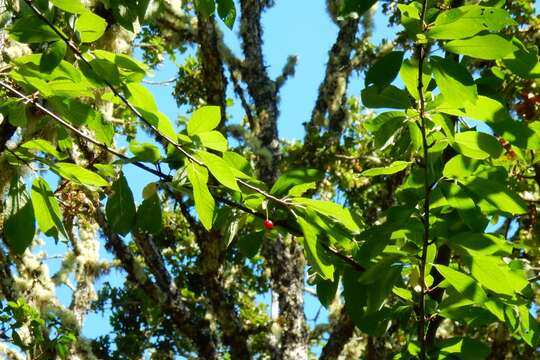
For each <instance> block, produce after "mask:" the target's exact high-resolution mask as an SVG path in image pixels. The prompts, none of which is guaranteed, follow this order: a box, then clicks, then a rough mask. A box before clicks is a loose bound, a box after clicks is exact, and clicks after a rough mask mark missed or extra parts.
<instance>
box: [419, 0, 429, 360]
mask: <svg viewBox="0 0 540 360" xmlns="http://www.w3.org/2000/svg"><path fill="white" fill-rule="evenodd" d="M426 10H427V0H424V1H423V3H422V12H421V14H420V22H421V26H422V32H425V31H426V24H425V17H426ZM417 53H418V114H419V117H420V121H421V123H420V132H421V134H422V149H423V156H424V215H423V219H424V220H423V221H422V223H423V225H424V234H423V239H422V254H421V256H420V270H419V272H420V299H419V304H418V318H419V319H418V342H419V343H420V354H419V357H420V360H426V350H427V349H426V292H427V287H426V280H425V275H426V262H427V250H428V246H429V237H430V232H429V230H430V228H429V206H430V197H431V184H430V182H429V161H428V160H429V159H428V155H429V146H428V143H427V131H426V128H427V121H426V117H425V99H424V84H423V70H424V60H425V58H426V48H425V46H424V44H423V43H419V44H418V45H417Z"/></svg>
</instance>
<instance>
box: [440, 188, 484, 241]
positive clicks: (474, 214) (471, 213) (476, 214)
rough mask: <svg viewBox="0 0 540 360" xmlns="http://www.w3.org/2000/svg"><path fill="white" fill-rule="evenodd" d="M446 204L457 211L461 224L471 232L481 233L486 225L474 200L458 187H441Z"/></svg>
mask: <svg viewBox="0 0 540 360" xmlns="http://www.w3.org/2000/svg"><path fill="white" fill-rule="evenodd" d="M441 185H442V184H441ZM441 189H442V190H443V193H444V196H445V198H446V200H447V201H448V204H449V205H450V206H451V207H453V208H454V209H457V211H458V214H459V216H460V217H461V219H462V220H463V222H464V223H465V224H466V225H467V226H468V227H469V228H470V229H471V230H473V231H478V232H483V231H484V230H485V228H486V226H487V224H488V220H487V218H486V217H484V216H483V215H482V213H481V211H480V209H479V208H478V207H477V206H476V203H475V202H474V200H473V199H472V198H471V197H469V195H468V194H467V192H466V191H465V190H464V189H462V188H461V187H460V186H459V185H456V184H454V183H450V184H449V185H447V186H444V185H443V186H441Z"/></svg>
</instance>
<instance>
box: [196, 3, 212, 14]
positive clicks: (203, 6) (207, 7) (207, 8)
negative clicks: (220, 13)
mask: <svg viewBox="0 0 540 360" xmlns="http://www.w3.org/2000/svg"><path fill="white" fill-rule="evenodd" d="M195 7H196V8H197V10H199V11H200V12H202V13H203V15H204V16H210V15H212V14H213V13H214V10H215V7H216V4H215V3H214V0H195Z"/></svg>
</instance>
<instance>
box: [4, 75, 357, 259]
mask: <svg viewBox="0 0 540 360" xmlns="http://www.w3.org/2000/svg"><path fill="white" fill-rule="evenodd" d="M0 86H1V87H4V88H5V89H7V90H9V91H11V92H12V93H13V94H15V95H17V96H18V97H19V98H21V99H23V100H25V101H26V102H28V103H30V104H32V105H34V106H36V107H37V108H38V109H40V110H41V111H43V112H44V113H46V114H47V115H49V116H50V117H51V118H52V119H53V120H55V121H57V122H58V123H59V124H61V125H62V126H64V127H66V128H68V129H69V130H70V131H72V132H73V133H74V134H75V135H77V136H78V137H80V138H82V139H84V140H85V141H88V142H90V143H92V144H94V145H96V146H98V147H99V148H101V149H103V150H105V151H106V152H108V153H110V154H113V155H115V156H117V157H119V158H121V159H123V160H126V163H128V164H132V165H134V166H136V167H138V168H140V169H142V170H144V171H147V172H149V173H151V174H153V175H155V176H157V177H159V178H160V179H162V180H163V181H165V182H170V181H172V176H170V175H167V174H165V173H163V172H161V171H159V170H156V169H153V168H151V167H149V166H147V165H145V164H143V163H141V162H138V161H135V160H133V159H131V158H130V157H128V156H126V155H124V154H123V153H121V152H119V151H118V150H115V149H114V148H111V147H109V146H107V145H105V144H103V143H100V142H99V141H98V140H96V139H94V138H92V137H90V136H88V135H86V134H85V133H83V132H82V131H80V130H79V129H77V128H76V127H74V126H73V125H71V124H70V123H69V122H68V121H66V120H64V119H63V118H61V117H60V116H58V115H57V114H55V113H53V112H52V111H50V110H49V109H48V108H46V107H44V106H43V105H41V104H40V103H39V102H38V101H37V99H33V98H30V97H28V96H26V95H24V94H23V93H21V92H20V91H18V90H16V89H15V88H13V87H12V86H11V85H9V84H7V83H5V82H3V81H2V80H0ZM238 182H239V183H240V184H241V185H243V186H245V187H247V188H249V189H251V190H253V191H256V192H258V193H260V194H261V195H263V196H265V197H267V198H268V199H270V200H272V201H275V202H276V203H278V204H280V205H282V206H285V207H287V208H289V207H290V206H292V205H293V204H292V203H291V202H289V201H287V200H283V199H279V198H276V197H275V196H273V195H271V194H269V193H267V192H266V191H264V190H261V189H259V188H257V187H255V186H253V185H251V184H249V183H247V182H245V181H243V180H238ZM165 189H166V190H167V191H168V192H169V193H171V194H174V197H175V198H177V199H180V198H179V197H178V195H177V194H176V192H175V191H174V190H173V189H171V188H170V187H169V186H167V187H165ZM213 197H214V198H215V199H216V201H219V202H220V203H222V204H225V205H228V206H231V207H233V208H235V209H238V210H241V211H243V212H245V213H248V214H250V215H253V216H256V217H258V218H260V219H263V220H264V219H266V214H261V213H258V212H256V211H255V210H253V209H250V208H248V207H246V206H244V205H242V204H239V203H236V202H234V201H232V200H229V199H227V198H224V197H222V196H219V195H216V194H213ZM275 225H276V226H281V227H283V228H285V229H287V230H289V231H290V232H291V233H292V234H294V235H297V236H302V232H301V231H300V230H299V229H298V228H297V227H296V226H293V225H291V223H289V222H287V221H282V220H277V221H275ZM327 250H328V251H329V252H331V253H333V254H334V255H336V256H338V257H340V258H341V259H342V260H344V261H345V262H347V263H349V264H351V266H354V267H356V268H359V267H360V266H361V265H360V264H358V263H356V262H355V261H354V260H352V259H350V258H348V257H347V256H346V255H343V254H341V253H339V252H338V251H336V250H333V249H331V248H328V249H327ZM353 264H354V265H353Z"/></svg>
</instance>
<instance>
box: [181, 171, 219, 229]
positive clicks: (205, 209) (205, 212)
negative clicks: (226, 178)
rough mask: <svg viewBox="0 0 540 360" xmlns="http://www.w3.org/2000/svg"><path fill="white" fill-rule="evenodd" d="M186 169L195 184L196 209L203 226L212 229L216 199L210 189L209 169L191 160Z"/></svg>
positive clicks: (190, 179)
mask: <svg viewBox="0 0 540 360" xmlns="http://www.w3.org/2000/svg"><path fill="white" fill-rule="evenodd" d="M186 171H187V176H188V179H189V181H190V182H191V186H193V197H194V201H195V210H196V211H197V215H199V219H200V220H201V223H202V224H203V226H204V227H205V228H206V229H207V230H210V229H211V228H212V222H213V219H214V210H215V207H216V206H215V201H214V198H213V197H212V194H211V193H210V191H209V190H208V185H207V183H208V170H206V168H204V167H202V166H200V165H197V164H195V163H192V162H190V163H189V164H187V165H186Z"/></svg>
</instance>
